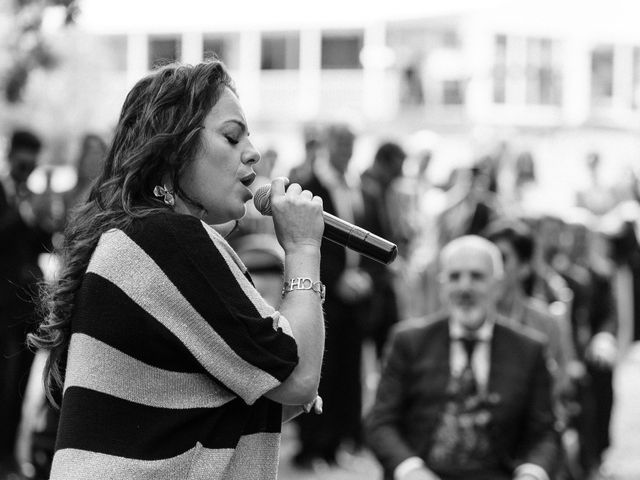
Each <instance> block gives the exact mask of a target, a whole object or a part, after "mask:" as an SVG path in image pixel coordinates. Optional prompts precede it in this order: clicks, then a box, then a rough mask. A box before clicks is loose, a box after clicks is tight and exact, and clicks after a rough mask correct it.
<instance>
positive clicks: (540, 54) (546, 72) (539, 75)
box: [526, 38, 560, 105]
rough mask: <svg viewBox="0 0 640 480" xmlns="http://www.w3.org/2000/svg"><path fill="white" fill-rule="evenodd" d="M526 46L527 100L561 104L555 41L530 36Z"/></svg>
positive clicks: (543, 103) (535, 102)
mask: <svg viewBox="0 0 640 480" xmlns="http://www.w3.org/2000/svg"><path fill="white" fill-rule="evenodd" d="M526 48H527V50H526V61H527V67H526V68H527V71H526V92H527V93H526V102H527V103H528V104H534V105H559V104H560V81H559V80H560V75H559V73H558V72H557V70H556V68H555V65H554V58H553V42H552V41H551V40H550V39H544V38H542V39H541V38H529V39H527V43H526Z"/></svg>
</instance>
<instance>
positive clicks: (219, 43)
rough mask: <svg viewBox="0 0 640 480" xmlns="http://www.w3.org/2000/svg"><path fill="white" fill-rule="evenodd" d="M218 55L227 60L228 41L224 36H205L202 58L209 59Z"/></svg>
mask: <svg viewBox="0 0 640 480" xmlns="http://www.w3.org/2000/svg"><path fill="white" fill-rule="evenodd" d="M214 56H217V57H218V58H219V59H220V60H222V61H223V62H225V63H226V62H227V57H228V56H229V52H228V47H227V42H225V39H224V38H222V37H208V36H205V37H204V39H203V42H202V59H203V60H207V59H209V58H213V57H214Z"/></svg>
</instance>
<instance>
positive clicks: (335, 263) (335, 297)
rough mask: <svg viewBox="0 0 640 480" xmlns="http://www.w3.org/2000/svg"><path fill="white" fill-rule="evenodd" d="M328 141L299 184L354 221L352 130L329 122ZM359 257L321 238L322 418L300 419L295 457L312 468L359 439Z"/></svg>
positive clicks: (362, 305) (363, 292)
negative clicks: (307, 176) (322, 155)
mask: <svg viewBox="0 0 640 480" xmlns="http://www.w3.org/2000/svg"><path fill="white" fill-rule="evenodd" d="M326 142H327V151H328V157H326V158H319V159H318V161H317V162H316V165H315V169H314V174H313V177H312V178H311V179H310V180H309V182H307V183H306V184H304V185H303V188H306V189H308V190H310V191H311V192H313V193H314V194H316V195H318V196H319V197H321V198H322V200H323V203H324V208H325V211H326V212H328V213H331V214H334V215H336V216H338V217H340V218H342V219H344V220H347V221H349V222H351V223H355V224H356V225H357V224H359V223H361V220H362V213H363V205H362V198H361V195H360V189H359V187H358V186H357V185H354V184H353V183H352V181H351V179H350V178H349V177H348V174H347V169H348V166H349V162H350V161H351V156H352V155H353V146H354V142H355V135H354V133H353V132H352V131H351V129H350V128H349V127H347V126H346V125H330V126H329V127H328V128H327V132H326ZM359 262H360V259H359V256H358V255H357V254H356V253H354V252H353V251H350V250H347V249H345V248H344V247H342V246H340V245H337V244H335V243H333V242H329V241H326V240H323V242H322V261H321V264H320V274H321V277H322V279H323V281H324V282H325V283H326V285H327V298H326V302H325V304H324V311H325V316H326V323H327V339H326V353H325V359H324V364H323V366H322V378H321V380H320V395H321V396H322V398H323V400H324V405H325V408H324V413H323V415H322V418H320V417H316V416H311V415H306V416H303V417H300V419H299V427H300V429H299V432H300V450H299V451H298V452H297V453H296V454H295V456H294V458H293V462H294V465H296V466H297V467H300V468H311V467H312V466H313V463H314V461H315V460H324V461H325V462H327V463H330V464H331V463H335V462H336V455H337V453H338V450H339V448H340V447H341V445H342V444H343V443H344V442H346V441H351V442H353V443H354V444H355V445H356V446H359V444H360V443H361V424H360V422H361V420H360V416H361V410H362V382H361V378H360V377H361V371H360V367H361V363H360V362H361V348H362V326H361V317H362V315H363V314H364V313H365V312H366V301H367V300H368V299H369V296H370V293H371V279H370V278H369V276H368V275H367V274H366V273H365V272H363V271H362V270H361V269H360V267H359Z"/></svg>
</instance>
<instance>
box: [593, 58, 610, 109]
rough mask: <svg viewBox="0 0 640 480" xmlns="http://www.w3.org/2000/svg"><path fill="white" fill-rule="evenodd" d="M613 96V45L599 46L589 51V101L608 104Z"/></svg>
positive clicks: (596, 103) (595, 103)
mask: <svg viewBox="0 0 640 480" xmlns="http://www.w3.org/2000/svg"><path fill="white" fill-rule="evenodd" d="M612 98H613V47H612V46H601V47H598V48H596V49H595V50H593V52H592V53H591V102H592V103H593V104H594V105H609V104H610V102H611V100H612Z"/></svg>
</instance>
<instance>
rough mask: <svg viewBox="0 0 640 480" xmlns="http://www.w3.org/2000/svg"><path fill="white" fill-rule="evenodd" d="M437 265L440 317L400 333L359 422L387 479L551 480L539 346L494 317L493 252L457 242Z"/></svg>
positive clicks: (549, 415) (549, 413)
mask: <svg viewBox="0 0 640 480" xmlns="http://www.w3.org/2000/svg"><path fill="white" fill-rule="evenodd" d="M440 258H441V281H442V294H443V299H444V300H445V303H446V306H447V308H446V311H445V312H444V313H442V314H439V315H437V316H435V317H427V318H422V319H420V320H412V321H407V322H403V323H401V324H399V325H398V328H397V329H396V330H395V332H394V334H393V336H392V337H391V340H390V343H389V348H388V350H387V355H386V359H385V364H384V367H383V371H382V376H381V380H380V384H379V386H378V393H377V396H376V401H375V404H374V406H373V408H372V410H371V412H370V413H369V415H368V417H367V421H366V425H367V434H368V436H367V438H368V440H369V444H370V446H371V448H372V449H373V452H374V454H375V455H376V457H377V458H378V460H379V461H380V462H381V463H382V466H383V468H384V472H385V479H389V480H438V479H441V480H460V479H464V480H510V479H515V480H550V479H553V478H554V474H555V471H556V468H557V465H558V461H559V458H560V448H559V436H558V432H557V431H556V430H555V416H554V413H553V407H552V403H551V376H550V374H549V371H548V369H547V362H546V360H545V353H544V348H545V346H544V344H543V343H542V341H539V340H538V339H537V338H536V337H534V336H532V335H529V334H527V333H522V332H518V331H516V330H514V329H513V328H511V327H509V326H507V325H506V324H505V323H504V320H503V319H502V318H501V317H500V316H499V315H497V314H496V306H495V302H496V298H495V295H496V290H497V288H496V287H497V283H498V281H499V280H500V278H501V277H502V269H503V267H502V261H501V256H500V251H499V250H498V249H497V247H496V246H495V245H493V244H492V243H491V242H489V241H488V240H486V239H484V238H481V237H477V236H464V237H461V238H458V239H456V240H453V241H452V242H450V243H449V244H448V245H446V246H445V247H444V248H443V250H442V252H441V257H440Z"/></svg>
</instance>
